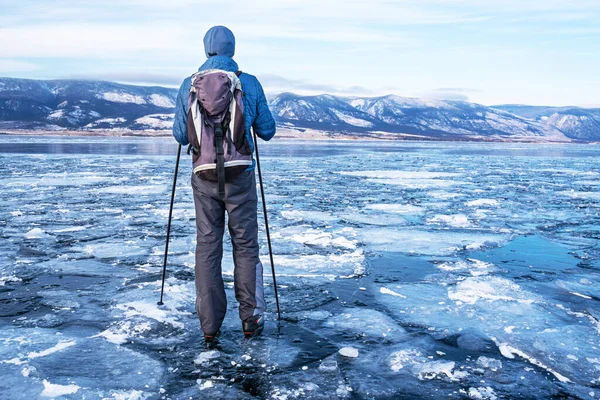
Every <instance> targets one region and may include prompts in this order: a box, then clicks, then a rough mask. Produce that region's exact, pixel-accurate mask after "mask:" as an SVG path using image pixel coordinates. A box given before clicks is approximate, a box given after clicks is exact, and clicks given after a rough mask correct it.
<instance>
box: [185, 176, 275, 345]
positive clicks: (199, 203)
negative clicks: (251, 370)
mask: <svg viewBox="0 0 600 400" xmlns="http://www.w3.org/2000/svg"><path fill="white" fill-rule="evenodd" d="M192 188H193V192H194V205H195V208H196V228H197V236H196V268H195V274H196V312H197V313H198V318H200V327H201V328H202V331H203V332H204V333H205V334H208V335H212V334H215V333H216V332H217V331H218V330H219V329H220V328H221V324H222V323H223V319H224V318H225V313H226V312H227V297H226V295H225V287H224V285H223V276H222V272H221V260H222V258H223V234H224V233H225V211H227V214H228V221H229V222H228V225H229V234H230V235H231V243H232V247H233V264H234V273H233V275H234V278H233V279H234V288H235V298H236V300H237V301H238V302H239V313H240V319H242V320H245V319H246V318H249V317H251V316H253V315H256V314H262V313H263V312H265V309H266V307H265V299H264V289H263V267H262V264H261V262H260V259H259V257H258V253H259V247H258V222H257V219H256V218H257V217H256V208H257V196H256V177H255V175H254V171H246V172H244V173H242V174H240V175H239V176H237V177H236V178H235V179H234V180H233V181H231V182H227V183H226V184H225V197H223V198H221V197H220V196H219V193H218V186H217V183H216V182H210V181H205V180H202V179H200V178H198V177H197V176H196V175H195V174H192Z"/></svg>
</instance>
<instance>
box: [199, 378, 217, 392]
mask: <svg viewBox="0 0 600 400" xmlns="http://www.w3.org/2000/svg"><path fill="white" fill-rule="evenodd" d="M196 382H197V383H198V385H199V386H200V390H205V389H210V388H211V387H213V386H214V384H213V382H212V381H211V380H210V379H207V380H206V381H204V383H202V384H201V383H200V382H201V380H200V379H198V380H197V381H196Z"/></svg>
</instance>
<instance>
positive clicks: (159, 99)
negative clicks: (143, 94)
mask: <svg viewBox="0 0 600 400" xmlns="http://www.w3.org/2000/svg"><path fill="white" fill-rule="evenodd" d="M150 103H152V104H154V105H155V106H157V107H165V108H173V107H175V103H173V100H171V99H170V98H168V97H167V96H163V95H161V94H151V95H150Z"/></svg>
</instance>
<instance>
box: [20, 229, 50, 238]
mask: <svg viewBox="0 0 600 400" xmlns="http://www.w3.org/2000/svg"><path fill="white" fill-rule="evenodd" d="M24 236H25V239H42V238H44V237H46V236H48V235H47V234H46V232H44V231H43V230H41V229H40V228H33V229H32V230H30V231H29V232H27V233H26V234H25V235H24Z"/></svg>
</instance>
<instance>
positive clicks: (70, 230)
mask: <svg viewBox="0 0 600 400" xmlns="http://www.w3.org/2000/svg"><path fill="white" fill-rule="evenodd" d="M88 227H89V225H88V226H71V227H69V228H62V229H56V230H54V231H53V232H54V233H64V232H79V231H84V230H86V229H87V228H88Z"/></svg>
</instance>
